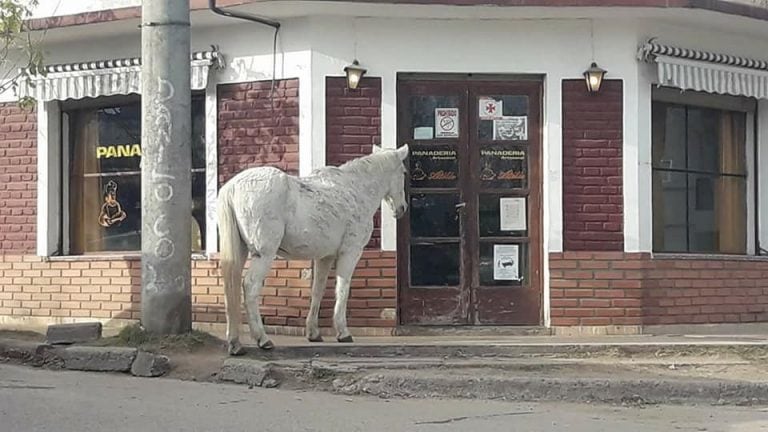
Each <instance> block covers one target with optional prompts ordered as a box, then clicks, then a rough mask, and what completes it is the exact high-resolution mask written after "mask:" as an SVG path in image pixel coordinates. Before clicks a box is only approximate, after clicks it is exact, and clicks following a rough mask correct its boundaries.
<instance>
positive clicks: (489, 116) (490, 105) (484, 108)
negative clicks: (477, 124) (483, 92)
mask: <svg viewBox="0 0 768 432" xmlns="http://www.w3.org/2000/svg"><path fill="white" fill-rule="evenodd" d="M477 109H478V112H479V113H480V120H496V119H498V118H501V116H502V111H503V110H504V105H503V103H502V101H500V100H496V99H492V98H480V102H479V106H478V107H477Z"/></svg>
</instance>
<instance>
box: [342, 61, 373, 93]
mask: <svg viewBox="0 0 768 432" xmlns="http://www.w3.org/2000/svg"><path fill="white" fill-rule="evenodd" d="M366 72H368V70H367V69H366V68H364V67H362V66H360V63H358V62H357V59H355V61H353V62H352V64H351V65H349V66H347V67H345V68H344V73H346V74H347V88H349V89H351V90H354V89H356V88H357V86H358V85H359V84H360V80H361V79H363V75H365V73H366Z"/></svg>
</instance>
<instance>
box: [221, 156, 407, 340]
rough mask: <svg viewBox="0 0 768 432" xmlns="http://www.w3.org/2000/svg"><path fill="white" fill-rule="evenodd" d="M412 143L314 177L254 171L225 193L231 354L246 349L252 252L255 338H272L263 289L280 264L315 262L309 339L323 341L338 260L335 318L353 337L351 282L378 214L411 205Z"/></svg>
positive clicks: (339, 331) (342, 335)
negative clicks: (326, 300)
mask: <svg viewBox="0 0 768 432" xmlns="http://www.w3.org/2000/svg"><path fill="white" fill-rule="evenodd" d="M407 157H408V146H403V147H400V148H399V149H397V150H382V149H380V148H379V147H378V146H374V149H373V153H372V154H370V155H367V156H364V157H361V158H358V159H355V160H352V161H350V162H347V163H346V164H344V165H342V166H340V167H324V168H320V169H318V170H315V171H314V172H313V173H312V174H311V175H309V176H308V177H303V178H298V177H294V176H289V175H287V174H285V173H284V172H282V171H280V170H279V169H277V168H271V167H259V168H250V169H247V170H245V171H243V172H241V173H239V174H237V175H236V176H234V177H233V178H232V179H231V180H229V181H228V182H227V183H226V184H224V186H222V187H221V190H220V191H219V198H218V208H217V211H218V224H219V231H220V236H221V237H220V244H221V267H222V272H223V276H224V293H225V297H224V299H225V302H224V303H225V306H226V316H227V341H228V350H229V353H230V354H231V355H238V354H242V353H243V352H244V350H243V347H242V345H241V344H240V335H239V329H240V301H241V299H240V289H239V287H238V285H240V280H241V276H242V271H243V267H244V265H245V260H246V258H247V255H248V253H250V256H251V265H250V267H249V269H248V271H247V273H246V275H245V280H244V283H243V284H242V289H243V292H244V294H245V306H246V313H247V315H248V324H249V327H250V330H251V336H252V337H253V339H254V340H255V341H256V342H257V344H258V346H259V347H260V348H262V349H271V348H272V347H273V344H272V341H270V340H269V337H268V336H267V335H266V333H265V331H264V325H263V323H262V321H261V314H260V313H259V292H260V291H261V287H262V285H263V283H264V278H265V276H266V275H267V273H268V272H269V270H270V268H271V267H272V261H273V260H274V259H275V257H277V256H280V257H282V258H285V259H307V260H308V259H311V260H313V270H312V279H313V280H312V301H311V304H310V308H309V315H308V316H307V320H306V336H307V338H308V339H309V340H310V341H312V342H321V341H322V337H321V336H320V329H319V327H318V324H317V318H318V313H319V311H320V300H321V299H322V297H323V291H324V290H325V285H326V281H327V279H328V273H329V271H330V269H331V266H332V265H333V264H334V262H335V264H336V305H335V308H334V311H333V323H334V327H335V328H336V339H337V340H338V341H339V342H352V336H351V335H350V333H349V329H347V299H348V298H349V283H350V280H351V278H352V273H353V272H354V270H355V266H357V262H358V260H359V259H360V256H361V255H362V253H363V249H364V248H365V246H366V244H368V241H369V240H370V237H371V233H372V232H373V216H374V214H375V213H376V210H377V209H378V208H379V205H380V204H381V201H382V200H383V201H385V202H386V203H387V204H388V205H389V207H390V208H391V210H392V211H393V212H394V213H395V216H396V217H397V218H400V217H402V216H403V214H404V213H405V212H406V210H407V208H408V204H407V203H406V200H405V172H406V167H405V163H404V161H405V159H406V158H407Z"/></svg>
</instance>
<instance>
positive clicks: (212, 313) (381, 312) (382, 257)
mask: <svg viewBox="0 0 768 432" xmlns="http://www.w3.org/2000/svg"><path fill="white" fill-rule="evenodd" d="M394 262H395V258H394V254H393V253H390V252H379V251H366V252H365V254H364V255H363V258H362V259H361V260H360V263H359V264H358V266H357V270H356V272H355V275H354V277H353V280H352V289H351V293H350V299H349V303H348V315H347V316H348V324H349V325H350V327H357V328H361V327H373V328H375V327H378V328H391V327H394V316H393V313H394V312H393V310H394V308H395V271H394ZM310 269H311V265H310V263H309V262H299V261H291V262H286V261H276V262H275V264H274V266H273V269H272V271H271V274H270V275H269V277H268V278H267V280H266V284H265V287H264V288H263V291H262V293H263V299H262V313H263V315H264V320H265V322H266V324H267V325H274V326H288V327H299V329H297V330H298V331H297V332H296V333H300V330H301V329H302V328H303V327H304V319H305V318H306V316H307V312H308V309H309V301H310V285H311V276H312V274H311V270H310ZM192 277H193V279H192V302H193V309H192V310H193V319H194V321H195V322H199V323H224V322H225V316H224V284H223V281H222V279H221V271H220V269H219V265H218V261H216V260H210V261H207V260H194V261H192ZM329 284H330V283H329ZM333 302H334V293H333V289H332V288H331V289H328V290H326V295H325V298H324V299H323V303H322V308H321V311H320V314H321V315H320V316H321V319H320V324H321V326H322V327H326V328H330V327H331V325H332V320H331V316H332V315H333ZM243 313H244V312H243ZM0 316H9V317H17V318H23V317H49V318H51V319H54V318H57V317H59V318H60V317H64V318H99V319H127V320H137V319H139V318H140V316H141V263H140V261H139V260H138V259H124V258H115V259H106V258H95V259H93V260H88V261H80V260H77V261H52V262H49V261H44V260H42V259H41V258H38V257H35V256H31V255H0ZM242 322H243V323H244V324H245V323H246V321H245V316H244V315H243V321H242Z"/></svg>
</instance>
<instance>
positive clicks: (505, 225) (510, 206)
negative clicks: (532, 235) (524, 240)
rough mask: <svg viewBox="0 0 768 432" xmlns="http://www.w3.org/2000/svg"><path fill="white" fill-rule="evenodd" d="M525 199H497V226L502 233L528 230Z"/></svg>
mask: <svg viewBox="0 0 768 432" xmlns="http://www.w3.org/2000/svg"><path fill="white" fill-rule="evenodd" d="M526 213H527V212H526V208H525V198H501V199H499V221H500V223H499V225H500V228H501V230H502V231H525V230H527V229H528V223H527V218H526Z"/></svg>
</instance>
